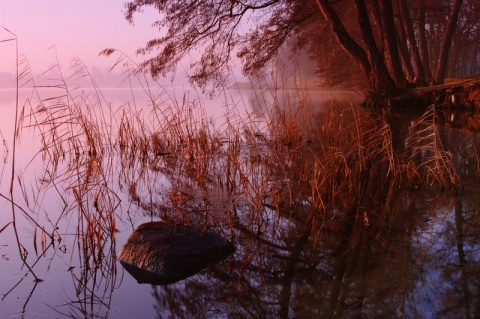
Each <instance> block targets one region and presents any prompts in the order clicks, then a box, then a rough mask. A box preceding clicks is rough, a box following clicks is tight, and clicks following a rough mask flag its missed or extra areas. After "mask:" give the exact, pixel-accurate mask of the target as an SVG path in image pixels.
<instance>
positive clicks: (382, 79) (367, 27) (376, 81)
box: [355, 0, 397, 95]
mask: <svg viewBox="0 0 480 319" xmlns="http://www.w3.org/2000/svg"><path fill="white" fill-rule="evenodd" d="M355 6H356V7H357V14H358V17H357V18H358V24H359V25H360V29H361V31H362V38H363V42H364V44H365V47H366V49H367V56H368V60H369V62H370V65H371V67H372V70H371V73H370V75H369V80H370V81H371V83H372V86H373V88H374V90H375V92H370V93H374V94H380V95H382V94H386V95H390V94H395V93H396V91H397V86H396V85H395V82H394V80H393V79H392V77H391V76H390V73H389V72H388V69H387V67H386V65H385V62H384V59H383V55H382V54H380V51H379V50H378V47H377V44H376V42H375V37H374V36H373V31H372V25H371V24H370V19H369V18H368V11H367V7H366V5H365V1H364V0H355Z"/></svg>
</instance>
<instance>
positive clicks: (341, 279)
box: [152, 115, 480, 318]
mask: <svg viewBox="0 0 480 319" xmlns="http://www.w3.org/2000/svg"><path fill="white" fill-rule="evenodd" d="M429 119H430V120H431V118H429V117H428V115H427V116H426V119H424V122H423V123H422V124H421V125H420V126H415V125H414V126H413V127H412V126H411V125H406V126H405V127H406V128H408V130H409V131H410V132H409V133H408V132H407V133H405V135H407V136H410V137H411V136H412V135H415V136H417V138H416V140H415V141H416V143H415V144H412V140H410V141H408V139H407V142H404V143H405V144H404V145H406V147H403V148H402V151H405V152H406V154H405V155H403V156H404V158H407V159H408V161H418V162H419V163H424V164H421V165H418V166H415V167H416V169H417V171H415V172H414V174H413V175H412V172H406V173H405V175H403V178H405V179H407V180H408V181H409V183H407V187H404V188H401V189H393V190H392V189H389V188H388V186H387V184H388V183H392V184H395V181H394V180H393V179H389V178H388V165H387V163H385V162H384V161H380V162H375V163H374V164H372V165H374V166H375V173H380V172H383V173H384V174H385V173H386V175H385V176H386V177H387V179H386V180H382V179H381V178H378V176H377V175H367V176H369V177H371V176H374V177H375V179H374V180H368V182H367V181H365V179H363V180H362V181H361V182H360V185H361V187H362V189H363V190H366V191H365V192H364V193H363V194H362V196H359V195H358V194H350V197H351V198H353V201H352V202H351V203H350V205H349V206H348V205H347V206H344V207H343V211H340V210H339V208H341V206H337V207H336V208H335V209H332V210H331V211H330V213H331V215H327V216H322V217H321V218H320V217H319V216H316V215H315V213H314V212H313V211H312V209H313V208H312V206H311V205H312V203H314V200H313V199H312V198H311V197H308V196H305V194H306V193H307V194H308V192H305V185H302V183H296V186H295V187H289V188H288V191H289V192H293V193H290V194H289V196H290V197H293V198H298V199H299V200H296V201H293V202H292V201H287V200H286V199H285V198H281V199H280V200H278V201H275V200H274V199H273V198H274V197H275V196H280V197H281V196H286V194H284V193H283V194H282V193H281V191H278V189H275V187H273V186H275V185H276V184H275V183H273V182H272V180H270V179H269V180H268V181H269V183H270V186H271V187H272V188H273V190H270V191H271V192H270V193H268V194H269V197H268V199H267V198H264V201H261V203H262V207H263V208H262V214H261V217H260V218H259V219H256V220H252V219H251V218H249V216H250V215H249V214H250V213H251V211H252V210H253V209H255V206H252V204H251V203H252V202H253V203H255V201H254V200H249V201H247V202H243V201H239V198H240V195H239V194H236V193H235V191H233V190H232V191H230V192H228V191H227V192H225V193H223V197H221V196H220V197H215V199H216V201H215V202H214V203H212V202H211V201H210V199H211V198H210V197H208V196H207V197H205V196H203V195H202V192H201V191H200V190H197V191H194V190H192V188H195V186H193V185H192V184H188V183H186V184H188V187H186V185H185V184H176V187H178V189H177V190H176V191H175V192H176V193H179V192H181V193H183V194H187V195H188V196H187V195H186V196H185V197H184V198H182V200H181V201H176V200H175V199H173V198H171V199H170V200H171V203H172V205H173V206H174V207H177V208H178V207H179V206H181V207H182V213H180V214H179V215H180V216H182V218H185V216H188V220H189V221H190V222H193V223H199V224H202V223H205V222H213V223H214V224H216V225H217V227H220V228H222V225H223V228H222V229H223V231H224V232H225V233H229V229H231V228H233V232H230V233H231V237H232V240H233V241H234V243H235V245H236V248H237V252H236V253H235V255H234V256H233V257H231V258H229V259H227V260H226V261H225V262H223V263H221V264H218V265H215V266H212V267H210V268H209V269H208V270H207V271H205V272H204V273H202V274H201V275H197V276H194V277H192V278H190V279H187V280H186V281H184V282H182V283H178V284H174V285H170V286H166V287H159V286H152V295H153V296H154V298H155V300H156V303H155V309H156V311H157V314H158V316H159V317H172V318H173V317H179V318H191V317H203V318H210V317H215V316H223V315H228V316H230V317H233V318H265V317H275V318H277V317H278V318H355V317H358V318H360V317H382V318H383V317H413V318H429V317H435V318H438V317H440V318H442V317H448V318H452V317H454V318H475V317H478V316H479V315H480V314H479V309H480V308H479V305H478V302H477V297H476V296H477V295H478V276H479V269H478V257H477V253H476V251H477V250H478V243H477V242H478V241H477V239H476V238H477V237H478V236H477V234H478V231H479V229H478V217H479V215H478V208H477V207H478V191H479V190H478V183H477V179H478V170H477V164H478V160H477V157H476V151H475V149H476V148H475V147H474V146H475V145H476V143H477V142H478V141H477V137H476V136H475V135H472V134H470V133H465V132H461V131H455V130H451V129H444V128H441V127H436V126H429V128H428V129H426V126H424V125H427V124H428V123H427V122H428V120H429ZM425 121H427V122H425ZM427 126H428V125H427ZM431 130H434V131H435V132H433V131H431ZM437 130H439V131H437ZM434 133H435V134H434ZM416 134H417V135H416ZM418 136H420V137H418ZM439 143H440V144H439ZM426 146H435V148H434V149H432V148H428V147H426ZM286 147H287V148H288V147H290V146H289V145H286ZM419 148H421V150H418V149H419ZM245 152H247V151H245ZM317 152H320V151H319V150H317ZM396 152H400V150H398V149H397V150H396ZM247 153H248V152H247ZM245 154H246V153H245ZM446 157H449V158H450V157H451V158H454V159H455V163H456V166H455V167H458V168H459V169H458V170H457V169H456V170H455V172H453V171H452V167H449V166H445V165H444V163H446V160H447V158H446ZM177 160H178V159H177ZM187 160H188V159H187ZM167 161H168V160H167ZM408 161H405V162H406V164H405V165H406V168H405V170H408V167H410V166H409V165H410V164H408V163H409V162H408ZM255 163H256V164H254V165H264V164H265V159H262V158H261V156H260V158H256V160H255ZM262 163H263V164H262ZM292 163H293V162H292V159H291V158H290V161H289V163H288V165H289V166H288V167H289V168H290V169H291V170H293V171H295V174H298V171H297V169H298V167H294V166H295V164H292ZM425 163H427V164H425ZM428 163H430V164H428ZM432 163H435V165H438V166H439V167H437V166H435V165H433V164H432ZM192 165H193V164H192ZM245 165H247V164H245ZM269 165H270V168H269V170H268V171H269V172H270V173H272V172H275V167H273V168H272V166H271V163H269ZM442 165H443V166H442ZM457 165H458V166H457ZM382 166H383V168H382ZM460 167H461V168H460ZM369 169H370V170H373V167H372V166H371V167H370V168H369ZM434 169H440V170H442V172H444V173H442V174H444V175H439V174H438V172H432V170H434ZM163 172H164V173H165V174H166V175H167V177H168V176H169V173H168V171H163ZM256 172H257V173H256V174H255V178H258V179H260V180H263V177H262V175H261V172H259V171H256ZM171 173H172V174H173V172H171ZM277 173H278V172H277ZM295 174H294V175H295ZM456 174H458V180H457V179H456V178H457V177H456ZM175 175H176V174H175ZM176 176H178V175H176ZM274 176H276V177H278V175H275V174H274ZM425 176H426V178H424V177H425ZM284 177H285V176H284ZM420 177H422V178H420ZM434 177H435V178H434ZM189 178H190V179H194V177H189ZM337 178H338V177H337ZM417 178H418V179H417ZM449 178H451V179H449ZM298 179H299V178H298V175H297V178H296V180H297V181H298ZM186 180H188V177H187V178H186ZM421 180H422V181H423V180H426V181H427V183H424V184H418V185H415V184H414V186H415V187H410V186H411V185H412V184H411V183H417V181H418V183H421V182H420V181H421ZM263 181H264V180H263ZM293 181H294V179H293V177H292V178H291V179H290V182H293ZM428 181H430V183H431V184H428ZM455 181H457V182H458V184H457V182H455ZM253 182H254V181H251V183H253ZM401 185H404V186H405V184H401ZM290 186H291V185H290ZM306 186H307V188H308V187H309V186H311V185H308V184H307V185H306ZM397 186H398V185H397ZM379 188H380V190H379ZM275 190H276V191H275ZM217 195H218V194H217ZM229 196H230V197H229ZM225 198H228V199H225ZM202 199H203V202H202ZM221 199H223V201H224V202H223V203H221V204H219V202H221ZM199 202H200V204H199ZM232 203H234V204H232ZM286 203H290V204H289V205H288V207H286V206H282V205H285V204H286ZM197 205H199V206H200V207H201V209H199V207H198V206H197ZM337 205H338V202H337ZM216 206H220V207H221V209H222V210H223V212H224V213H225V211H227V210H228V211H229V212H230V214H231V216H232V219H233V221H232V222H231V223H226V222H225V221H224V220H222V221H218V220H216V219H215V216H216V215H215V211H217V210H218V207H216ZM205 208H207V211H208V212H211V214H207V216H205V215H204V214H201V216H199V215H198V214H197V213H198V212H200V211H203V212H205ZM359 208H360V209H359ZM165 211H166V210H165ZM173 211H176V212H177V213H178V210H175V209H174V210H173ZM359 212H360V213H359ZM162 218H176V217H175V216H174V215H171V214H164V215H162Z"/></svg>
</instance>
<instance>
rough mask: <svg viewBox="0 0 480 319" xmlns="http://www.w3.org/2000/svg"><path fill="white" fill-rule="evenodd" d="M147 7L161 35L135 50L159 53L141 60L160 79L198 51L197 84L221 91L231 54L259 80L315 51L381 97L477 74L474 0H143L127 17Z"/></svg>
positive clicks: (479, 31)
mask: <svg viewBox="0 0 480 319" xmlns="http://www.w3.org/2000/svg"><path fill="white" fill-rule="evenodd" d="M146 6H151V7H154V8H155V9H156V10H157V11H158V12H159V20H158V21H157V22H155V23H154V27H156V28H158V29H159V37H158V38H156V39H152V40H150V41H149V42H148V43H147V44H146V45H145V47H143V48H141V49H139V50H138V53H139V54H145V55H148V54H154V55H153V57H149V58H147V59H146V60H145V61H144V62H143V63H142V67H143V68H144V69H145V70H148V71H149V72H150V73H151V74H152V75H153V76H154V77H155V76H159V75H165V74H166V73H168V72H171V71H173V70H174V69H175V67H176V66H177V64H178V62H179V61H180V60H181V59H182V58H183V57H185V56H186V55H187V54H188V53H189V52H192V51H195V50H197V51H199V52H200V57H199V58H198V59H197V60H196V61H195V62H194V63H192V65H191V67H192V69H193V70H194V73H193V74H192V76H191V80H192V81H193V82H196V83H198V84H200V85H201V86H202V85H206V84H207V83H208V82H212V83H214V84H217V85H218V84H222V83H224V81H225V79H226V78H225V75H226V74H227V73H228V71H229V70H230V68H231V62H232V58H233V57H234V55H236V56H237V57H238V58H240V59H241V61H242V66H243V71H244V73H245V74H253V73H255V72H257V71H258V70H260V69H261V68H263V67H265V66H266V65H267V64H268V63H269V62H270V61H271V60H272V59H273V58H274V57H275V56H276V55H277V54H278V53H279V50H281V49H283V48H288V49H289V50H291V53H292V54H296V53H298V52H299V51H300V50H304V49H305V50H308V52H309V53H310V55H311V57H312V58H313V59H314V60H315V61H316V62H317V66H318V67H317V69H318V72H319V76H322V77H325V78H327V79H334V78H335V77H336V76H338V75H340V74H342V75H343V76H342V77H343V78H345V76H346V77H347V78H348V77H350V76H352V77H353V75H354V74H356V73H361V75H362V78H363V80H364V81H363V83H364V84H365V85H364V87H365V89H366V91H367V92H369V93H372V92H375V93H377V94H392V93H395V92H397V91H398V90H399V89H402V88H405V87H407V86H411V85H413V83H414V82H415V85H427V84H432V83H443V81H444V79H445V77H446V76H468V75H472V74H476V73H477V72H478V56H479V52H478V43H479V40H480V3H478V1H475V0H379V1H366V0H303V1H292V0H263V1H262V0H243V1H239V0H217V1H211V0H207V1H195V0H186V1H167V0H136V1H132V2H128V3H126V4H125V7H126V11H125V17H126V19H127V20H128V21H130V22H133V19H134V15H135V14H136V13H138V12H141V11H142V9H143V7H146Z"/></svg>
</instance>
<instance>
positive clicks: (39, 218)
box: [0, 90, 480, 318]
mask: <svg viewBox="0 0 480 319" xmlns="http://www.w3.org/2000/svg"><path fill="white" fill-rule="evenodd" d="M172 92H175V94H173V93H171V94H170V95H165V94H161V96H162V98H159V100H155V101H156V102H152V101H149V99H148V98H146V97H145V95H143V93H142V92H140V93H139V92H133V94H132V91H128V90H102V95H103V98H104V100H103V101H102V102H101V103H100V102H99V103H98V104H96V102H90V105H91V106H92V107H93V108H98V107H103V108H105V113H104V114H107V115H105V119H106V123H105V127H108V125H109V124H112V122H110V121H114V120H115V118H117V117H116V116H117V115H115V116H112V112H111V110H112V109H113V110H115V111H114V112H113V113H115V112H116V111H117V110H118V108H121V107H125V108H126V109H128V110H134V111H136V112H137V113H136V114H141V116H143V117H144V118H143V120H145V121H146V122H147V123H148V122H149V119H150V118H151V117H152V115H151V113H150V108H149V107H148V105H149V104H151V103H159V104H162V103H163V102H161V101H160V100H162V99H165V101H170V102H171V101H180V102H179V103H181V104H183V105H194V104H195V103H197V102H196V100H197V99H198V96H197V95H196V94H192V93H189V94H185V91H184V90H176V91H175V90H173V91H172ZM20 93H21V94H20V105H21V106H22V105H26V106H29V103H32V104H33V106H32V107H33V108H36V107H37V105H35V103H37V102H38V101H37V102H35V101H36V100H35V98H34V97H33V98H31V100H29V97H30V95H29V93H28V92H24V91H22V92H20ZM41 93H42V94H45V96H43V97H42V98H43V99H48V96H51V97H56V96H57V94H61V93H58V92H56V91H54V90H50V91H48V90H44V91H42V92H41ZM312 94H313V95H312V99H313V100H317V99H318V100H320V99H324V98H325V96H326V95H328V94H327V93H319V92H314V93H312ZM315 94H317V95H318V96H315ZM87 96H88V94H87V95H86V96H84V98H87ZM93 96H94V97H93V98H96V97H98V95H93ZM95 96H96V97H95ZM142 96H143V97H142ZM185 101H187V102H185ZM268 103H269V101H263V100H260V99H258V98H255V96H254V95H253V94H252V93H251V91H248V90H245V91H242V92H240V93H239V92H238V91H237V92H236V93H229V95H228V96H225V95H224V96H220V97H219V98H216V99H213V100H210V99H206V100H203V102H202V104H204V105H206V106H207V107H206V108H205V111H202V112H205V113H207V114H206V115H207V117H208V118H210V119H212V121H214V122H215V126H216V127H217V128H218V130H219V131H222V130H224V129H225V127H226V126H228V123H225V120H224V115H225V114H230V113H231V112H237V113H239V114H240V115H241V116H242V117H245V116H250V117H253V118H254V117H255V114H258V113H260V111H261V110H262V107H263V106H264V105H265V104H268ZM162 105H164V104H162ZM142 108H144V111H142V110H143V109H142ZM0 110H1V112H2V115H1V118H0V130H1V133H2V135H3V138H4V139H5V144H4V145H5V146H4V149H3V150H2V152H3V153H2V154H3V157H4V159H5V160H4V161H3V162H2V164H1V165H2V166H1V167H0V168H1V174H2V175H1V184H0V190H1V194H2V195H3V196H4V197H9V189H10V181H11V179H12V176H11V173H12V172H11V170H12V164H13V163H14V164H15V169H14V177H13V185H14V188H13V198H14V201H15V203H16V204H17V205H18V206H12V204H11V203H10V202H9V201H8V200H7V199H6V198H1V199H0V205H1V207H2V210H1V211H2V213H1V214H0V229H1V228H3V227H4V226H6V227H5V228H4V229H3V230H2V232H1V233H0V269H2V276H0V297H1V299H0V300H1V301H0V309H2V317H3V318H70V317H73V318H83V317H85V318H155V317H159V318H278V317H284V318H329V317H338V318H353V317H356V318H360V317H367V318H376V317H379V318H386V317H392V318H393V317H395V318H396V317H398V318H405V317H406V318H443V317H445V318H476V317H479V316H480V303H479V300H480V298H479V297H480V292H479V289H480V271H479V258H480V253H479V248H480V247H479V239H478V238H479V236H478V234H479V230H480V229H479V225H480V214H479V209H478V205H479V196H478V195H479V187H478V178H477V176H478V167H477V166H478V161H477V159H476V156H475V154H474V153H472V152H471V151H470V150H472V149H476V148H477V147H478V146H480V144H479V140H478V136H477V135H476V134H473V133H467V132H460V131H455V130H451V129H445V128H439V130H440V131H439V136H440V137H441V141H442V142H443V143H444V146H445V148H446V150H447V151H448V152H449V154H450V155H451V156H452V157H453V158H454V162H455V163H456V165H457V167H458V172H459V174H460V176H461V181H462V183H461V185H458V187H456V188H455V189H454V190H453V189H452V190H448V189H445V190H440V191H438V192H437V193H442V192H443V193H444V196H432V194H431V193H429V191H428V189H427V190H424V188H422V189H420V190H419V191H416V189H415V190H412V191H411V192H409V191H407V192H405V193H404V198H403V199H402V200H401V203H402V204H401V205H397V206H395V210H394V211H392V212H390V213H389V214H390V215H389V216H390V219H389V221H388V222H385V223H384V224H383V225H382V224H379V225H375V227H376V229H375V231H374V230H372V228H371V226H369V225H368V224H367V222H365V220H363V221H362V220H359V221H358V223H357V221H356V222H355V225H352V227H360V228H361V229H360V230H359V231H355V232H353V233H355V234H356V235H354V236H352V233H345V232H344V231H343V230H344V229H345V227H343V225H342V224H341V222H339V223H329V222H327V221H325V223H324V225H325V227H324V228H321V231H319V232H313V230H312V228H311V225H310V226H308V225H305V223H304V222H302V218H301V216H302V207H304V206H305V204H302V199H301V198H300V199H299V200H298V206H295V208H294V207H292V208H291V209H290V208H288V207H285V208H281V209H278V211H277V210H276V209H275V207H272V206H271V205H268V202H267V204H266V205H265V207H264V209H263V215H262V217H261V220H258V221H256V222H255V223H252V222H251V221H252V218H251V217H249V212H250V210H251V206H250V204H249V201H248V199H245V196H244V194H240V193H236V192H235V191H234V190H233V191H232V190H231V191H225V190H224V189H218V188H217V189H210V191H209V192H208V193H205V192H203V191H202V190H201V189H198V188H197V187H195V185H193V184H191V182H190V181H189V179H188V178H183V177H182V176H176V172H177V171H176V170H175V166H177V165H180V164H182V163H184V162H182V161H179V160H178V158H176V157H169V156H166V157H165V158H162V159H161V160H159V161H158V162H154V163H150V164H151V165H148V166H147V167H145V166H142V165H141V163H138V161H132V162H129V163H128V164H125V161H127V162H128V159H125V158H123V159H122V158H121V157H120V156H118V154H114V155H113V156H112V157H111V159H109V160H106V159H105V160H104V161H102V162H101V165H102V167H103V170H100V171H102V172H107V173H108V174H107V175H108V176H102V174H101V173H98V172H99V171H98V167H96V166H95V165H100V164H98V163H97V164H95V163H96V162H95V161H93V162H92V163H93V164H91V165H90V166H88V165H87V169H85V170H79V171H78V172H77V173H75V174H71V173H69V174H67V173H65V172H66V171H67V170H68V169H67V165H66V164H65V163H62V161H61V160H60V161H59V163H58V166H57V167H55V169H56V170H57V171H60V172H64V173H63V174H58V176H57V177H56V178H55V179H54V180H53V181H54V182H53V183H51V181H52V176H53V172H54V170H55V169H54V168H53V167H52V166H51V163H52V161H47V162H48V163H50V164H48V165H46V164H45V161H44V160H43V161H42V154H41V153H38V152H39V150H40V149H41V147H42V139H41V134H40V129H41V127H36V128H35V127H30V128H29V126H30V123H29V121H28V119H25V120H24V121H23V122H22V123H21V126H22V128H23V129H22V131H21V134H20V136H19V141H18V143H17V148H16V150H15V152H16V153H15V158H13V144H12V142H11V141H12V139H13V134H12V132H13V131H14V118H15V94H14V92H13V91H9V90H2V91H0ZM96 110H97V111H98V109H96ZM27 113H28V112H27ZM96 114H98V113H96ZM115 114H118V113H115ZM128 114H133V113H128ZM247 114H249V115H247ZM57 115H59V116H60V115H61V114H60V113H57ZM249 123H252V122H249ZM253 123H256V125H257V129H258V130H259V131H260V132H261V129H262V117H261V116H259V117H258V119H256V118H254V120H253ZM112 125H113V124H112ZM405 127H406V128H408V127H409V123H406V124H405ZM102 132H103V133H104V132H109V130H108V128H106V129H105V131H102ZM60 133H61V132H60ZM393 133H394V134H397V132H395V130H394V132H393ZM398 135H399V137H397V138H399V139H400V142H399V143H398V145H405V142H404V141H403V142H402V136H401V134H400V130H399V132H398ZM106 152H107V151H106ZM112 152H114V151H112ZM37 153H38V155H37V156H36V157H35V159H34V160H32V158H33V157H34V156H35V155H36V154H37ZM62 156H63V155H60V158H62ZM82 167H83V166H82ZM69 169H70V171H71V167H70V168H69ZM48 181H50V183H49V182H48ZM95 181H97V182H98V183H95ZM87 183H91V186H89V187H85V188H83V187H82V186H85V185H86V184H87ZM88 185H90V184H88ZM132 185H134V186H135V187H133V186H132ZM412 187H416V185H413V186H412ZM109 191H112V192H113V193H114V195H112V194H111V193H110V192H109ZM290 195H291V196H293V197H295V196H296V195H295V194H290ZM436 195H439V194H436ZM440 195H442V194H440ZM77 196H79V197H77ZM78 198H80V200H78ZM307 200H308V199H305V202H306V201H307ZM72 203H73V204H72ZM99 205H100V206H101V207H104V208H105V209H98V206H99ZM299 207H300V208H299ZM107 208H108V209H107ZM293 209H296V211H293ZM206 211H207V212H208V214H206V213H205V212H206ZM365 212H367V210H366V211H365ZM368 214H369V215H368V216H370V218H371V219H372V220H373V219H374V217H372V216H374V214H375V211H371V210H368ZM98 216H101V217H98ZM172 216H173V217H172ZM178 216H182V217H181V219H183V220H188V221H189V222H191V223H194V224H195V223H198V224H200V225H201V223H202V222H203V221H204V220H206V219H208V220H212V221H214V222H215V225H216V229H217V231H218V232H220V233H222V234H223V235H224V236H225V237H226V238H228V239H230V240H232V241H233V243H234V244H235V246H236V249H237V250H236V252H235V254H234V255H233V256H231V257H229V258H227V259H226V260H224V261H223V262H221V263H218V264H215V265H213V266H211V267H209V268H208V269H206V270H204V271H202V272H201V273H199V274H197V275H195V276H193V277H190V278H188V279H186V280H183V281H181V282H178V283H175V284H171V285H168V286H152V285H148V284H138V283H137V282H136V280H135V279H134V278H132V277H131V276H130V275H129V274H128V273H127V272H126V271H124V270H123V268H122V266H121V265H120V264H119V263H118V262H117V261H116V260H115V257H116V255H117V254H118V252H119V251H120V249H121V247H122V246H123V244H124V243H125V242H126V239H127V237H128V236H129V235H130V234H131V232H132V231H133V230H134V229H135V228H136V227H137V226H138V225H140V224H141V223H143V222H146V221H151V220H161V219H166V218H173V219H175V218H177V219H178V218H179V217H178ZM184 216H186V217H184ZM225 216H229V217H228V218H226V217H225ZM232 216H233V217H232ZM13 218H15V219H16V222H17V227H16V228H17V229H16V230H17V233H16V232H15V230H14V228H13V227H12V224H11V221H12V220H13ZM92 218H93V219H96V218H104V219H103V220H102V222H101V223H98V224H95V223H94V224H95V225H100V226H95V227H99V228H94V229H89V228H88V227H89V226H88V225H89V224H88V221H89V220H91V219H92ZM229 218H234V219H235V222H234V223H232V222H231V221H229ZM181 219H180V220H181ZM360 219H361V218H360ZM36 225H38V226H36ZM232 225H233V226H234V227H233V228H232V227H231V226H232ZM359 225H360V226H359ZM362 225H363V226H362ZM102 227H103V228H102ZM109 227H112V228H114V229H115V231H114V232H113V233H112V232H109V230H111V229H109ZM335 227H337V228H335ZM362 227H363V228H362ZM369 227H370V228H369ZM372 227H373V226H372ZM42 229H43V230H42ZM112 234H113V235H112ZM50 236H51V237H50ZM16 238H18V240H17V239H16ZM21 255H22V256H25V258H26V260H27V261H28V263H29V265H30V266H31V267H32V269H33V271H34V272H35V274H36V275H37V276H38V277H39V278H41V279H42V281H40V282H35V280H34V277H33V276H32V275H31V274H30V272H29V271H28V269H27V268H26V267H25V265H23V264H22V261H21V258H20V256H21Z"/></svg>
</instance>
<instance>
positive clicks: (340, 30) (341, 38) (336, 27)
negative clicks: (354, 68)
mask: <svg viewBox="0 0 480 319" xmlns="http://www.w3.org/2000/svg"><path fill="white" fill-rule="evenodd" d="M316 2H317V5H318V8H319V9H320V11H321V12H322V14H323V16H324V17H325V20H327V22H328V23H329V25H330V28H331V29H332V31H333V34H334V35H335V38H336V39H337V41H338V42H339V43H340V46H341V47H342V49H343V50H344V51H345V52H346V53H347V54H348V55H349V56H350V57H352V58H353V59H354V60H355V61H356V62H357V63H358V64H359V65H360V67H361V68H362V70H363V71H364V72H365V74H369V73H370V72H371V66H370V63H369V62H368V58H367V54H366V52H365V50H363V49H362V47H361V46H359V45H358V43H356V42H355V40H353V38H352V37H351V36H350V34H348V32H347V30H345V27H344V26H343V23H342V22H341V21H340V18H339V17H338V16H337V14H336V13H335V10H334V9H333V7H332V5H331V4H330V1H329V0H316Z"/></svg>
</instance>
